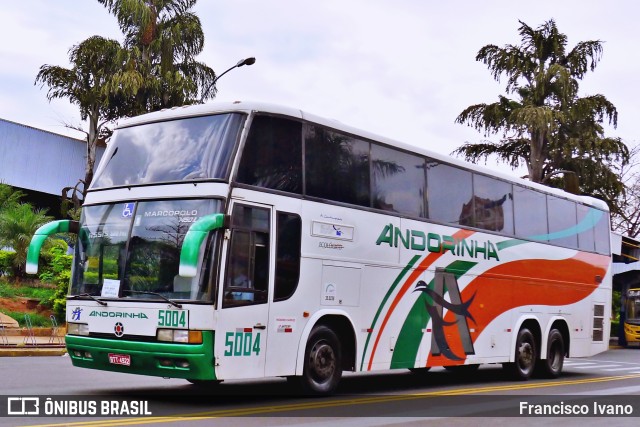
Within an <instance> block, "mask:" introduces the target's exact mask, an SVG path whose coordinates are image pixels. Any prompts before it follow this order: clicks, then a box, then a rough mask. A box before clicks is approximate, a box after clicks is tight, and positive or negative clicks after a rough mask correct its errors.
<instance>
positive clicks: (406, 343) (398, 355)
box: [390, 261, 478, 369]
mask: <svg viewBox="0 0 640 427" xmlns="http://www.w3.org/2000/svg"><path fill="white" fill-rule="evenodd" d="M477 264H478V263H477V262H469V261H454V262H452V263H451V264H449V265H448V266H447V267H446V268H445V271H446V272H447V273H452V274H453V275H454V276H455V277H456V279H459V278H460V277H461V276H463V275H464V274H466V273H467V272H468V271H469V270H470V269H471V268H472V267H473V266H475V265H477ZM434 284H435V279H432V280H431V282H429V285H428V286H429V289H433V287H434ZM427 302H431V301H430V299H428V297H427V295H426V294H425V293H421V294H420V296H419V297H418V299H417V300H416V302H415V303H414V304H413V307H411V310H409V314H408V315H407V318H406V319H405V321H404V324H403V325H402V328H401V330H400V334H399V335H398V339H397V340H396V345H395V348H394V350H393V356H392V358H391V366H390V367H391V368H392V369H393V368H413V367H414V366H415V363H416V358H417V357H418V350H419V349H420V341H422V336H423V335H424V332H423V330H424V329H425V328H426V327H427V324H428V323H429V320H430V316H429V314H428V313H427V311H426V310H425V303H427Z"/></svg>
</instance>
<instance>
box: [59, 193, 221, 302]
mask: <svg viewBox="0 0 640 427" xmlns="http://www.w3.org/2000/svg"><path fill="white" fill-rule="evenodd" d="M220 209H221V202H220V201H219V200H162V201H144V202H130V203H114V204H107V205H95V206H86V207H84V208H83V212H82V218H81V220H80V226H81V229H80V233H79V238H78V244H77V245H76V253H75V257H74V274H73V281H72V283H71V287H70V295H82V294H85V295H86V294H88V295H90V296H94V297H103V298H133V299H140V298H146V299H161V298H162V297H165V298H170V299H185V300H197V301H203V300H205V299H206V298H207V295H208V282H209V280H208V276H209V274H208V272H206V271H204V270H205V269H207V268H209V267H210V266H211V262H212V259H211V258H212V256H211V255H210V254H205V250H204V249H201V253H200V259H201V260H202V259H205V256H206V259H207V260H208V261H209V262H204V263H202V262H200V263H199V265H200V268H199V271H198V273H197V274H196V277H193V278H185V277H181V276H179V275H178V267H179V262H180V249H181V247H182V242H183V240H184V237H185V234H186V233H187V231H188V230H189V226H190V225H191V224H193V223H194V222H195V221H196V220H197V219H198V218H200V217H202V216H204V215H209V214H212V213H218V212H220ZM214 234H215V233H214ZM214 241H215V240H214ZM203 247H204V248H208V250H212V245H211V244H206V245H203ZM203 264H204V266H203ZM154 294H155V295H154ZM157 294H159V295H157Z"/></svg>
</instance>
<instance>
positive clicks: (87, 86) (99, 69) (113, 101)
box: [36, 36, 142, 194]
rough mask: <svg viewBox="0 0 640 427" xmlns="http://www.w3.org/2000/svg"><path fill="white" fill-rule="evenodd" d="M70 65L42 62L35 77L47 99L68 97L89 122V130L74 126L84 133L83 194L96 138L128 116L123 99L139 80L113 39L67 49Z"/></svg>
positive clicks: (94, 39)
mask: <svg viewBox="0 0 640 427" xmlns="http://www.w3.org/2000/svg"><path fill="white" fill-rule="evenodd" d="M69 60H70V62H71V64H72V67H71V68H64V67H59V66H55V65H43V66H42V67H40V72H39V73H38V75H37V76H36V84H37V83H41V85H42V86H44V85H46V86H48V87H49V90H48V92H47V98H48V99H49V101H51V100H52V99H55V98H68V99H69V101H70V102H71V103H73V104H76V105H78V107H79V108H80V117H81V119H82V120H88V121H89V129H88V130H86V131H85V130H84V129H82V128H81V127H74V128H75V129H76V130H79V131H82V132H84V133H85V134H86V135H87V163H86V167H85V177H84V182H83V184H84V186H83V192H82V193H83V194H84V193H86V189H87V188H88V187H89V184H91V181H92V180H93V169H94V165H95V159H96V147H97V143H98V140H99V139H100V138H104V137H106V136H108V135H109V134H110V131H109V129H108V128H107V127H106V125H107V124H108V123H110V122H112V121H114V120H115V119H117V118H119V117H122V116H124V115H127V114H128V113H129V111H128V110H127V105H126V104H125V103H124V102H123V101H124V100H126V99H127V98H128V97H129V96H131V95H132V94H135V93H136V92H137V90H138V89H139V88H140V86H141V85H142V79H141V76H140V75H139V73H137V72H136V71H135V70H134V69H133V68H132V67H133V65H132V64H133V63H132V61H130V59H129V57H128V56H127V52H126V51H125V50H123V49H122V47H121V46H120V44H119V43H118V42H117V41H115V40H110V39H105V38H103V37H99V36H93V37H90V38H88V39H87V40H85V41H83V42H82V43H80V44H78V45H75V46H73V47H72V48H71V49H70V50H69Z"/></svg>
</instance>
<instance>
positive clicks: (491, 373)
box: [96, 365, 588, 410]
mask: <svg viewBox="0 0 640 427" xmlns="http://www.w3.org/2000/svg"><path fill="white" fill-rule="evenodd" d="M587 376H588V374H586V373H584V374H583V373H576V372H568V373H564V374H563V375H562V376H561V377H560V378H559V379H558V380H562V379H563V378H570V379H576V378H581V377H587ZM558 380H548V379H540V378H535V377H534V378H532V379H530V380H529V381H530V382H546V381H558ZM519 383H520V384H525V382H518V381H514V380H512V379H511V378H510V377H509V376H508V374H507V373H506V372H505V371H504V370H503V369H501V367H500V365H485V366H483V367H482V368H480V369H479V370H477V371H473V372H466V373H465V372H449V371H446V370H444V369H434V370H433V371H430V372H425V373H414V372H410V371H408V370H407V371H385V372H381V373H379V372H376V373H357V374H350V373H349V374H346V375H344V376H343V379H342V381H341V383H340V386H339V387H338V390H337V392H336V393H335V394H334V395H332V396H331V397H332V398H335V399H340V398H345V397H355V398H364V397H372V396H384V395H389V396H391V395H412V394H416V395H418V394H425V395H429V394H432V393H433V394H436V393H437V394H440V393H442V394H446V392H447V391H448V390H455V392H456V393H461V394H469V395H472V394H474V389H475V388H481V387H482V388H486V387H499V386H503V385H504V386H509V385H514V384H519ZM96 393H98V394H100V395H102V396H105V397H108V396H113V397H118V398H130V399H141V398H144V399H147V400H150V401H152V402H154V403H155V404H163V403H170V404H171V405H172V406H173V408H174V409H178V410H179V409H182V408H184V409H187V408H188V409H191V410H219V409H222V408H224V409H233V408H240V407H244V406H246V405H247V403H248V402H250V403H251V404H252V405H256V404H257V405H265V404H272V405H273V404H277V403H284V402H287V403H291V402H292V401H293V402H296V401H304V400H305V399H306V400H308V399H309V398H313V399H318V397H312V396H306V395H304V394H302V393H301V391H300V390H299V388H298V387H296V386H295V385H294V384H291V383H290V382H288V381H287V380H286V379H284V378H270V379H259V380H246V381H238V380H236V381H229V382H223V383H220V384H213V385H210V386H204V385H198V386H196V385H193V384H180V385H176V386H175V387H166V388H160V389H158V388H141V389H135V390H132V389H131V388H128V389H115V390H114V389H109V390H103V391H99V390H96ZM240 397H241V398H240Z"/></svg>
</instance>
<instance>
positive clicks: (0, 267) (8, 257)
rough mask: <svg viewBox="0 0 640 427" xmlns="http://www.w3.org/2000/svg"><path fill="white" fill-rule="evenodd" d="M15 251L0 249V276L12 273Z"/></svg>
mask: <svg viewBox="0 0 640 427" xmlns="http://www.w3.org/2000/svg"><path fill="white" fill-rule="evenodd" d="M15 257H16V253H15V252H13V251H0V276H5V275H6V276H9V275H11V274H13V265H14V262H15V261H14V260H15Z"/></svg>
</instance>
